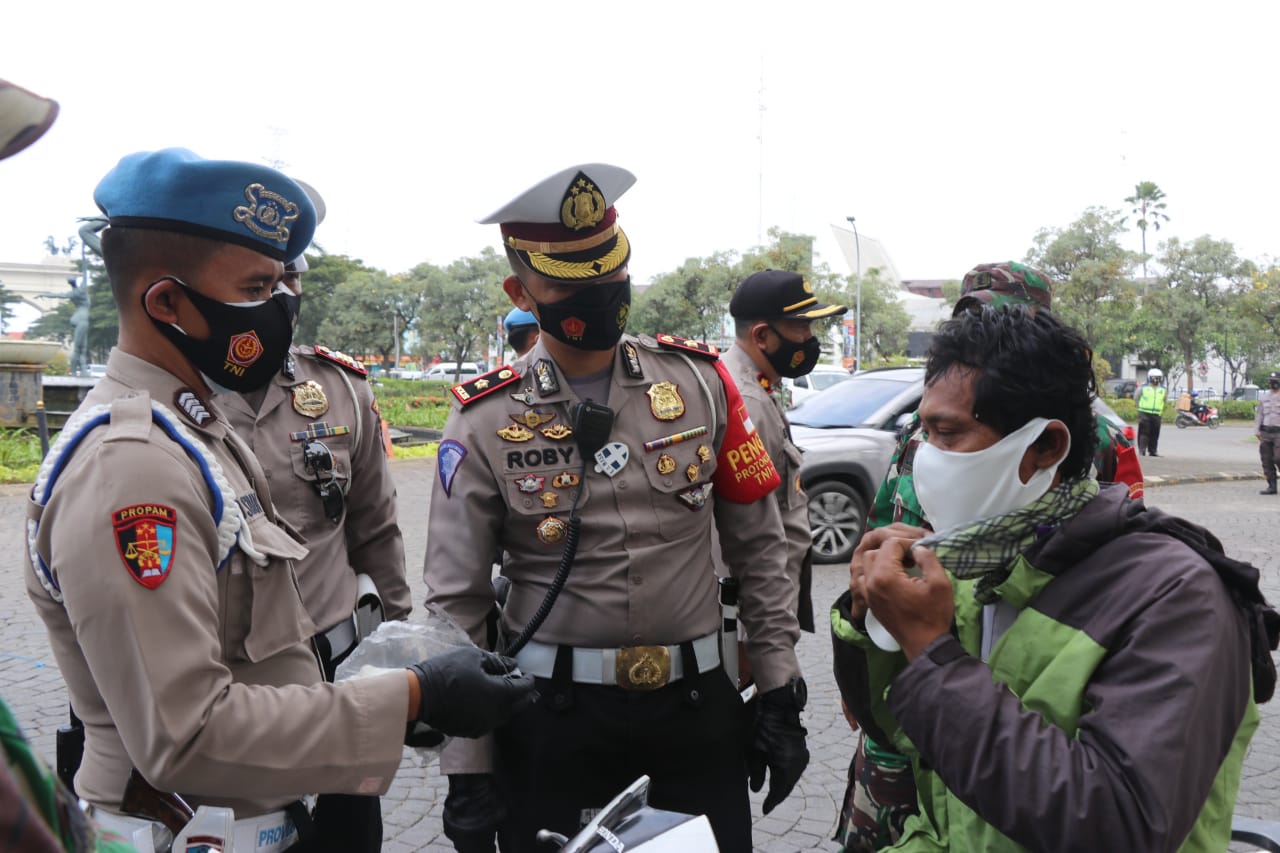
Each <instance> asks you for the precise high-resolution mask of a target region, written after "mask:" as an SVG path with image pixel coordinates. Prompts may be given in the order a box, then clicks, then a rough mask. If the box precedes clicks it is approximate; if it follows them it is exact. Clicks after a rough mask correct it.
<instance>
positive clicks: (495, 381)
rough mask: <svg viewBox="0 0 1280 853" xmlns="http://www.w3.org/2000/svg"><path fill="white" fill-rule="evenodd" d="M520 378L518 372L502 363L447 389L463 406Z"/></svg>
mask: <svg viewBox="0 0 1280 853" xmlns="http://www.w3.org/2000/svg"><path fill="white" fill-rule="evenodd" d="M519 379H520V373H519V372H518V371H517V370H516V369H515V368H514V367H508V366H507V365H505V364H504V365H503V366H502V367H499V368H498V369H496V370H490V371H489V372H488V373H486V374H484V375H483V376H477V377H476V378H475V379H471V380H469V381H467V382H459V383H458V384H457V385H454V386H453V387H452V388H450V389H449V390H450V391H451V392H453V396H454V397H455V398H457V400H458V402H459V403H461V404H462V405H464V406H469V405H471V404H472V403H474V402H475V401H476V400H479V399H480V398H482V397H487V396H489V395H490V394H492V393H493V392H494V391H497V390H498V389H499V388H505V387H507V386H508V385H510V384H511V383H512V382H517V381H519Z"/></svg>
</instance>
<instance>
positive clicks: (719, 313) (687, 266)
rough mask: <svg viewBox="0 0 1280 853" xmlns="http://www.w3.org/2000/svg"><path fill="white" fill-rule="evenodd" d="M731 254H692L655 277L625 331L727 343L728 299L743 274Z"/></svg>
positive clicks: (729, 335) (729, 332) (637, 301)
mask: <svg viewBox="0 0 1280 853" xmlns="http://www.w3.org/2000/svg"><path fill="white" fill-rule="evenodd" d="M739 263H740V262H739V259H738V258H737V256H736V254H735V253H733V252H717V253H716V254H714V255H711V256H710V257H706V258H689V259H688V260H686V261H685V262H684V263H683V264H681V265H680V267H679V268H678V269H675V270H673V271H671V272H668V273H663V274H661V275H659V276H657V277H656V278H655V279H654V280H653V283H652V284H650V285H649V287H648V288H646V289H645V291H644V292H643V293H642V294H640V295H638V296H637V297H636V299H635V304H634V305H632V310H631V316H630V318H629V319H628V320H627V329H628V331H631V332H633V333H636V334H650V335H655V334H657V333H659V332H669V333H671V334H673V335H682V336H684V337H687V338H694V339H695V340H700V341H710V342H712V343H715V344H725V343H727V342H728V339H731V338H732V337H733V327H732V326H731V325H729V324H728V314H729V300H730V299H732V298H733V291H734V288H736V287H737V286H738V282H739V281H741V279H742V275H741V270H740V267H739Z"/></svg>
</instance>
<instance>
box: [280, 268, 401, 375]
mask: <svg viewBox="0 0 1280 853" xmlns="http://www.w3.org/2000/svg"><path fill="white" fill-rule="evenodd" d="M404 286H405V285H404V283H403V282H399V281H396V280H394V279H392V277H391V276H388V275H387V274H386V273H384V272H382V271H380V270H367V271H360V272H355V273H353V274H352V275H350V276H349V277H347V278H345V279H343V280H342V281H341V282H339V284H338V285H337V287H336V288H334V291H333V294H332V298H331V299H329V301H328V313H327V314H326V315H325V317H324V318H323V319H322V320H321V322H320V327H319V338H320V340H322V341H324V342H325V345H326V346H330V347H332V348H334V349H339V350H342V351H344V352H346V353H349V354H351V355H353V356H355V357H357V358H367V357H369V356H374V357H376V358H377V359H378V360H380V361H381V362H382V363H383V364H386V363H388V362H389V360H390V357H391V354H392V353H393V352H394V351H395V348H396V340H395V337H396V336H395V331H394V330H395V327H396V320H395V319H393V315H395V314H396V306H397V304H398V302H399V300H400V298H401V297H400V294H399V293H398V291H399V290H401V289H403V288H404ZM303 287H304V288H305V287H306V279H305V278H304V279H303ZM303 292H304V293H305V292H306V291H305V290H304V291H303ZM303 299H304V301H303V306H304V307H303V310H304V311H305V310H306V305H307V303H306V301H305V299H306V297H305V296H304V297H303Z"/></svg>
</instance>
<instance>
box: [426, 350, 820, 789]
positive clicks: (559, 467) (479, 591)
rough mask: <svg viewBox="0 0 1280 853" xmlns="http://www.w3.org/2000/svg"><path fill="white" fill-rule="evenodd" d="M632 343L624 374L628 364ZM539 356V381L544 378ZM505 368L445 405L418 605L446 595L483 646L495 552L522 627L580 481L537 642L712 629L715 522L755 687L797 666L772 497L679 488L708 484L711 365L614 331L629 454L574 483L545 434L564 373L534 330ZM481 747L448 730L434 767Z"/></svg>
mask: <svg viewBox="0 0 1280 853" xmlns="http://www.w3.org/2000/svg"><path fill="white" fill-rule="evenodd" d="M628 347H629V348H630V350H631V352H633V353H634V356H632V357H633V358H634V367H635V370H634V371H628V369H627V366H628V364H629V361H628V349H627V348H628ZM540 362H541V366H542V368H543V369H544V371H545V374H546V375H547V376H548V377H549V380H547V382H546V384H545V385H544V386H542V387H541V388H540V385H539V379H538V376H537V373H538V370H537V367H538V366H539V363H540ZM512 367H513V368H514V369H515V370H516V371H517V373H519V375H520V377H521V378H520V380H519V381H518V382H514V383H512V384H510V385H507V386H505V387H502V388H500V389H498V390H497V391H494V392H492V393H490V394H488V395H486V396H485V397H483V398H479V399H476V400H475V401H474V402H471V403H469V404H468V405H466V406H463V407H457V406H455V408H454V410H453V411H452V412H451V413H450V416H449V420H448V422H447V424H446V425H445V434H444V438H445V441H444V442H443V443H442V444H441V448H440V456H439V460H440V462H439V464H440V470H439V476H438V477H437V480H436V483H435V488H434V492H433V494H432V498H431V513H430V517H429V520H428V528H427V531H428V532H427V554H426V562H425V570H424V578H425V580H426V584H427V587H428V593H427V602H428V603H434V604H438V605H440V606H442V607H443V608H444V609H445V610H446V611H447V612H448V613H449V615H451V616H452V617H453V618H454V619H455V620H457V622H458V623H459V624H460V625H461V626H462V627H463V628H464V629H465V630H466V631H468V632H469V633H470V635H471V637H472V639H473V640H475V641H476V642H477V643H478V644H481V645H483V644H484V642H485V627H484V625H485V616H486V614H487V613H488V612H489V610H490V608H491V607H492V606H493V589H492V586H491V565H492V558H493V555H494V554H496V553H498V552H500V551H504V550H505V551H506V553H507V557H506V562H505V566H504V568H503V574H504V575H506V576H507V577H508V578H510V580H511V591H510V594H509V597H508V599H507V606H506V610H505V613H504V627H505V629H506V630H507V631H509V632H511V633H513V634H514V633H517V632H519V631H520V629H522V628H523V627H524V626H525V625H526V624H527V623H528V621H529V619H530V618H531V617H532V616H533V615H534V612H535V611H536V610H537V608H538V606H539V605H540V604H541V602H542V600H543V597H544V595H545V594H546V592H547V588H548V587H549V586H550V584H551V581H552V578H553V577H554V576H555V574H556V568H557V566H558V565H559V563H560V557H561V554H562V552H563V551H564V539H563V537H557V536H556V534H555V531H556V530H557V529H558V527H559V526H560V525H562V524H563V525H566V526H567V523H568V519H569V511H570V505H571V503H572V501H573V498H574V495H575V493H577V492H578V491H581V496H580V498H579V502H578V514H579V516H580V517H581V519H582V529H581V541H580V542H579V544H578V550H577V558H576V560H575V561H574V564H573V569H572V571H571V573H570V575H569V579H568V583H566V584H565V587H564V589H563V591H562V592H561V593H560V596H559V598H558V599H557V600H556V604H555V606H554V608H553V609H552V610H551V613H550V615H549V616H548V617H547V620H546V621H545V622H544V623H543V625H542V627H541V628H540V629H539V631H538V633H537V634H536V635H535V639H537V640H538V641H539V642H543V643H549V644H563V645H569V646H578V647H588V648H619V647H623V646H636V645H673V644H676V643H680V642H684V641H686V640H692V639H695V638H697V637H701V636H705V635H707V634H710V633H712V632H715V631H717V630H718V629H719V627H720V610H719V603H718V591H717V584H716V578H715V573H714V570H713V566H712V558H711V540H712V536H711V533H712V527H713V525H714V526H715V527H716V528H718V529H719V531H720V542H721V547H722V549H723V552H724V556H725V560H726V562H727V563H728V566H729V570H730V572H731V573H732V575H733V576H734V577H737V578H738V579H739V580H740V582H741V588H740V599H739V600H740V608H741V619H742V621H743V623H744V624H745V625H746V627H747V630H748V632H749V640H748V641H747V655H748V657H749V658H750V660H751V664H752V672H753V673H754V674H755V676H756V679H757V682H758V684H759V686H760V689H761V690H769V689H771V688H774V687H778V686H781V685H783V684H785V683H786V682H787V681H788V680H790V679H791V678H793V677H795V676H796V675H798V674H799V664H798V663H797V660H796V655H795V643H796V640H797V638H798V636H799V629H798V627H797V625H796V618H795V614H794V613H793V612H792V611H791V610H790V608H789V607H788V604H789V603H790V601H791V598H792V584H791V581H790V579H789V578H788V577H787V574H786V542H785V540H784V538H783V535H782V528H781V520H780V518H779V517H778V505H777V502H776V501H773V500H757V501H755V502H754V503H748V504H740V503H733V502H730V501H728V500H717V499H716V497H715V494H714V493H711V494H710V495H709V497H707V498H706V500H705V503H704V504H702V505H701V506H700V507H697V506H693V505H691V504H689V503H688V502H686V500H685V499H683V498H682V497H681V495H682V494H683V495H686V496H688V495H689V494H690V492H691V491H694V490H698V491H699V492H700V493H701V492H702V491H705V489H706V488H707V487H709V484H710V480H711V476H712V474H713V472H714V471H715V466H716V464H717V459H718V457H719V456H720V450H721V444H722V439H723V436H724V434H725V428H726V422H727V420H726V419H727V413H726V395H725V389H724V385H723V383H722V380H721V379H720V376H719V374H718V373H717V371H716V369H715V365H714V364H713V363H712V362H711V361H709V360H706V359H702V358H699V357H697V356H694V355H689V354H685V353H680V352H673V351H669V350H663V349H660V348H659V347H658V345H657V343H656V341H654V339H653V338H634V337H631V336H625V337H624V338H623V340H622V343H621V344H620V345H619V347H618V351H617V352H616V353H615V358H614V361H613V367H612V374H611V378H610V386H609V399H608V401H607V403H608V405H609V407H610V408H611V409H612V410H613V411H614V421H613V429H612V432H611V433H610V435H609V441H610V442H621V443H623V444H624V445H626V447H627V449H628V450H629V452H630V460H629V462H628V463H627V464H626V466H625V467H623V468H622V469H621V471H619V472H618V474H617V475H616V476H614V477H612V478H610V477H608V476H606V475H605V474H603V473H599V472H597V471H595V470H594V468H595V463H594V462H593V461H588V464H587V467H586V474H585V477H583V479H582V481H581V483H577V484H575V483H574V478H575V477H576V476H578V475H579V472H580V471H581V462H582V460H581V458H580V455H579V451H578V447H577V445H576V444H575V443H574V439H573V437H572V436H564V437H560V438H557V437H555V436H557V435H561V436H563V430H565V429H568V428H571V424H572V412H573V409H574V407H575V406H576V405H577V403H578V402H579V400H578V398H577V396H576V395H575V394H574V392H573V390H572V389H571V387H570V385H569V381H568V379H566V378H565V376H564V375H563V374H562V373H561V372H560V371H559V369H558V368H556V367H555V365H554V363H553V362H552V361H551V357H550V355H549V354H548V352H547V350H546V349H545V348H544V345H543V343H542V342H541V341H539V342H538V343H537V344H536V345H535V346H534V348H533V349H532V350H530V351H529V352H528V353H526V354H525V356H524V357H522V358H520V359H517V360H516V361H515V362H514V363H513V364H512ZM633 372H638V373H640V374H642V375H640V376H634V375H632V373H633ZM662 382H669V383H674V384H675V386H676V393H677V394H678V395H679V398H680V400H681V401H682V403H683V407H684V411H683V413H682V414H680V415H679V416H678V417H674V418H672V419H669V420H662V419H659V418H658V417H657V416H655V414H654V413H653V407H654V406H657V407H658V408H659V410H660V411H663V412H664V416H669V411H665V410H664V409H663V405H664V404H663V403H662V402H657V403H654V402H651V398H650V396H649V394H648V393H646V392H648V391H650V390H651V389H653V387H654V386H655V385H656V384H658V383H662ZM552 386H554V387H552ZM660 390H662V389H659V391H660ZM655 393H657V392H655ZM513 394H515V395H518V396H520V397H521V399H519V400H517V399H514V398H513V396H512V395H513ZM658 396H659V398H660V400H661V399H663V398H662V396H661V395H660V394H659V395H658ZM666 400H667V402H668V403H669V402H670V401H669V397H668V398H666ZM539 421H541V422H540V423H539ZM525 424H534V425H533V426H526V425H525ZM700 426H705V427H706V428H707V434H706V435H704V436H701V437H698V438H694V439H691V440H689V441H685V442H682V443H679V444H673V445H671V446H670V447H667V448H664V449H662V450H655V451H652V452H646V451H645V449H644V447H643V444H644V442H646V441H650V440H652V439H657V438H660V437H664V436H668V435H671V434H674V433H679V432H682V431H685V430H689V429H692V428H696V427H700ZM513 427H520V428H521V429H523V430H524V432H521V431H520V430H519V429H516V430H513V429H512V428H513ZM526 433H528V435H527V436H526V435H525V434H526ZM522 437H523V438H524V439H525V440H518V439H519V438H522ZM451 442H452V443H456V444H453V445H451V444H450V443H451ZM728 450H729V449H728V448H726V451H728ZM459 454H462V455H461V458H460V460H459ZM664 455H665V456H669V457H670V458H671V460H672V463H673V464H671V465H669V466H667V467H670V469H671V470H670V471H669V472H668V473H663V471H660V470H659V461H660V458H661V457H662V456H664ZM733 458H734V459H735V461H741V460H743V459H744V454H739V453H738V452H737V451H736V450H734V457H733ZM455 462H456V464H454V463H455ZM745 467H746V465H745V464H744V470H745ZM664 470H666V467H664ZM549 519H555V520H556V521H551V520H549ZM490 749H491V742H490V739H489V738H484V739H481V740H479V741H466V742H463V741H461V740H455V741H454V742H453V743H452V744H451V745H450V747H449V748H448V749H446V750H445V753H444V756H443V757H442V760H441V769H442V772H444V773H465V772H472V773H476V772H488V771H489V770H490V769H491V760H492V759H491V755H490V753H489V750H490Z"/></svg>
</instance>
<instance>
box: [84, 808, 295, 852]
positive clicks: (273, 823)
mask: <svg viewBox="0 0 1280 853" xmlns="http://www.w3.org/2000/svg"><path fill="white" fill-rule="evenodd" d="M313 803H314V798H312V797H308V798H307V805H308V806H310V805H312V804H313ZM92 817H93V819H94V821H95V822H96V823H97V824H98V825H99V826H100V827H102V828H103V829H109V830H111V831H112V832H115V833H118V834H120V835H122V836H124V837H125V838H127V839H129V840H133V839H134V838H135V836H134V833H135V832H136V831H138V830H147V832H148V833H149V832H150V831H151V827H152V825H153V823H154V822H153V821H150V820H147V819H146V818H139V817H133V816H131V815H124V814H118V813H116V812H113V811H108V810H107V809H101V808H94V810H93V814H92ZM157 825H158V824H157ZM160 832H161V833H163V834H164V836H165V837H168V831H167V830H164V829H161V830H160ZM297 840H298V829H297V827H295V826H294V825H293V818H291V817H289V814H288V812H286V811H285V810H284V809H277V810H276V811H273V812H267V813H266V814H260V815H258V816H257V817H246V818H241V819H240V820H237V821H236V824H235V849H236V850H248V851H251V852H252V853H281V851H284V850H287V849H289V847H290V846H291V845H293V843H294V842H296V841H297ZM141 849H144V850H147V851H150V850H151V849H153V848H151V847H146V848H141Z"/></svg>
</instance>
